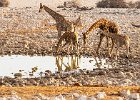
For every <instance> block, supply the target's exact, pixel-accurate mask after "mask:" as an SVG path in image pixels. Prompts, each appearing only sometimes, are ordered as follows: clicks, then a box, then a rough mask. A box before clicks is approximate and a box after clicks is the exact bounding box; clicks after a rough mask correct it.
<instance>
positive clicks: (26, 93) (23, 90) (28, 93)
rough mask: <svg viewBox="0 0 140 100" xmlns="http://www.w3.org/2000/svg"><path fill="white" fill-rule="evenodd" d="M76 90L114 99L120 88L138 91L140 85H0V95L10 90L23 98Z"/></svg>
mask: <svg viewBox="0 0 140 100" xmlns="http://www.w3.org/2000/svg"><path fill="white" fill-rule="evenodd" d="M77 90H78V93H79V94H87V95H88V96H91V95H95V94H96V93H97V92H100V91H104V92H106V94H107V97H106V99H104V100H116V97H117V96H120V92H121V91H122V90H130V91H131V92H132V93H133V92H134V93H136V92H137V93H140V86H126V87H122V86H115V87H114V86H109V87H77V86H75V87H64V86H63V87H53V86H46V87H38V86H30V87H0V91H1V92H0V95H1V96H8V95H10V94H11V91H15V92H17V94H18V95H19V96H21V97H22V98H24V99H28V100H29V98H31V97H32V96H33V95H36V94H38V93H41V94H44V95H48V96H53V95H58V94H63V93H71V92H76V91H77Z"/></svg>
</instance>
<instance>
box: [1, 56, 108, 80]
mask: <svg viewBox="0 0 140 100" xmlns="http://www.w3.org/2000/svg"><path fill="white" fill-rule="evenodd" d="M98 67H100V68H104V67H106V68H108V67H111V66H110V65H108V64H107V62H106V60H105V59H100V60H99V59H98V58H90V57H83V56H82V57H77V56H74V55H73V56H67V57H62V56H57V57H54V56H33V57H30V56H21V55H18V56H17V55H12V56H4V57H0V76H11V75H12V74H11V73H22V74H23V76H26V77H30V76H31V75H34V76H39V75H40V73H41V72H45V71H46V70H50V71H52V72H53V73H54V72H55V71H70V70H74V69H87V70H93V69H95V68H98ZM21 70H22V71H21Z"/></svg>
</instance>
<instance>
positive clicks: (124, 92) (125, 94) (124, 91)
mask: <svg viewBox="0 0 140 100" xmlns="http://www.w3.org/2000/svg"><path fill="white" fill-rule="evenodd" d="M120 94H121V95H122V96H123V97H127V96H129V95H130V94H131V93H130V90H123V91H121V92H120Z"/></svg>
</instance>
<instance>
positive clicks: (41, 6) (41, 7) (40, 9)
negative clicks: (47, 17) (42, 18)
mask: <svg viewBox="0 0 140 100" xmlns="http://www.w3.org/2000/svg"><path fill="white" fill-rule="evenodd" d="M42 9H44V7H43V5H42V3H40V8H39V12H41V11H42Z"/></svg>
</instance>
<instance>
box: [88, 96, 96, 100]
mask: <svg viewBox="0 0 140 100" xmlns="http://www.w3.org/2000/svg"><path fill="white" fill-rule="evenodd" d="M89 100H97V99H96V98H95V97H94V96H91V97H90V98H89Z"/></svg>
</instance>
